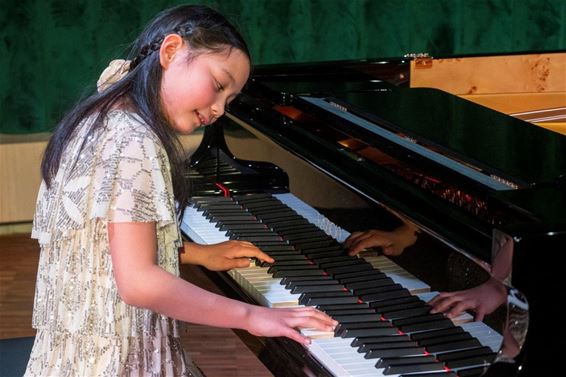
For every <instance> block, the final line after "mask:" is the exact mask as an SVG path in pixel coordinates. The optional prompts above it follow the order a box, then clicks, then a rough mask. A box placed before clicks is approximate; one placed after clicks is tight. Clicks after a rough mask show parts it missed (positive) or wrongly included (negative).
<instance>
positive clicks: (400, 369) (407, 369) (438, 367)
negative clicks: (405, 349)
mask: <svg viewBox="0 0 566 377" xmlns="http://www.w3.org/2000/svg"><path fill="white" fill-rule="evenodd" d="M444 370H445V367H444V364H442V363H428V364H410V365H392V366H389V367H387V368H385V369H384V370H383V374H384V375H386V376H387V375H390V374H401V373H420V372H434V371H444Z"/></svg>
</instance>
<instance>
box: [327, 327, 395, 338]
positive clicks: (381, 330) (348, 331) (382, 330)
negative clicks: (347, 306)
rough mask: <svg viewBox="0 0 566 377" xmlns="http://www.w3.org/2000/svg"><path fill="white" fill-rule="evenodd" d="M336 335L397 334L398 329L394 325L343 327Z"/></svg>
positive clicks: (347, 336) (351, 336)
mask: <svg viewBox="0 0 566 377" xmlns="http://www.w3.org/2000/svg"><path fill="white" fill-rule="evenodd" d="M335 334H336V336H340V337H342V338H357V337H360V336H385V335H395V334H397V329H396V328H394V327H373V328H371V327H367V328H361V329H359V328H343V329H342V330H341V332H340V334H339V335H338V334H337V333H336V331H335Z"/></svg>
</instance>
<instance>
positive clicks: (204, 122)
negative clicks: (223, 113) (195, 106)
mask: <svg viewBox="0 0 566 377" xmlns="http://www.w3.org/2000/svg"><path fill="white" fill-rule="evenodd" d="M195 114H196V115H197V118H198V120H199V122H200V125H201V126H206V125H208V119H206V118H205V117H204V116H203V115H202V114H201V113H199V112H198V111H196V110H195Z"/></svg>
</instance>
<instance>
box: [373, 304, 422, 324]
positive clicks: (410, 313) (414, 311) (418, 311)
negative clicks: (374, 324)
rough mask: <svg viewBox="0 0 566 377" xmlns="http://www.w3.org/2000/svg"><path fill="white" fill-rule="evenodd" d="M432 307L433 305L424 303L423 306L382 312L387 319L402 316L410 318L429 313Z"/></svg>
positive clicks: (396, 318)
mask: <svg viewBox="0 0 566 377" xmlns="http://www.w3.org/2000/svg"><path fill="white" fill-rule="evenodd" d="M430 309H431V307H430V306H429V305H426V304H424V305H422V306H417V307H414V308H410V309H405V310H397V311H393V312H383V311H380V313H382V314H383V316H384V317H385V318H386V319H388V320H391V321H395V320H399V319H402V318H410V317H415V316H420V315H425V314H428V313H429V312H430Z"/></svg>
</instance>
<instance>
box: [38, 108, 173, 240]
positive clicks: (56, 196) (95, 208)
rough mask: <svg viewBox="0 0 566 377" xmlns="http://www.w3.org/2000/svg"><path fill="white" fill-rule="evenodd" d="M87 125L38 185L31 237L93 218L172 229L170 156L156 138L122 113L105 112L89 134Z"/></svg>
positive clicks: (56, 233) (59, 234)
mask: <svg viewBox="0 0 566 377" xmlns="http://www.w3.org/2000/svg"><path fill="white" fill-rule="evenodd" d="M91 123H92V122H91V121H88V122H85V123H84V125H83V126H82V127H81V128H80V129H79V130H78V132H77V134H76V136H75V137H74V138H73V139H72V140H71V141H70V142H69V145H68V146H67V148H66V150H65V153H64V157H63V159H62V161H61V164H60V167H59V171H58V172H57V175H56V177H55V179H54V180H53V182H52V184H51V185H50V187H49V188H47V187H46V185H45V184H42V187H41V189H40V192H39V195H38V202H37V206H36V214H35V217H34V226H33V232H32V237H34V238H37V239H38V240H39V242H40V243H41V244H47V243H50V242H52V241H53V240H56V239H60V238H66V237H67V236H68V235H69V234H70V232H72V231H74V230H79V229H83V228H84V227H85V226H86V224H87V223H88V222H90V221H92V220H95V219H101V220H104V221H110V222H156V223H157V225H158V227H163V226H166V225H171V227H174V228H176V218H175V200H174V196H173V185H172V180H171V174H170V168H169V160H168V157H167V153H166V152H165V149H164V148H163V146H162V144H161V142H160V140H159V139H158V138H157V136H155V134H154V133H153V132H152V131H151V130H150V129H149V127H148V126H147V125H146V124H145V123H144V122H143V121H142V120H141V118H139V117H138V116H137V115H135V114H132V113H129V112H124V111H112V112H110V113H108V115H107V117H106V119H105V124H104V125H103V126H101V127H98V128H96V129H95V130H93V131H92V132H91V131H90V124H91ZM168 233H171V237H173V234H172V232H168ZM175 237H178V238H179V239H180V234H179V233H178V229H177V232H176V235H175ZM176 242H179V241H176Z"/></svg>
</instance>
